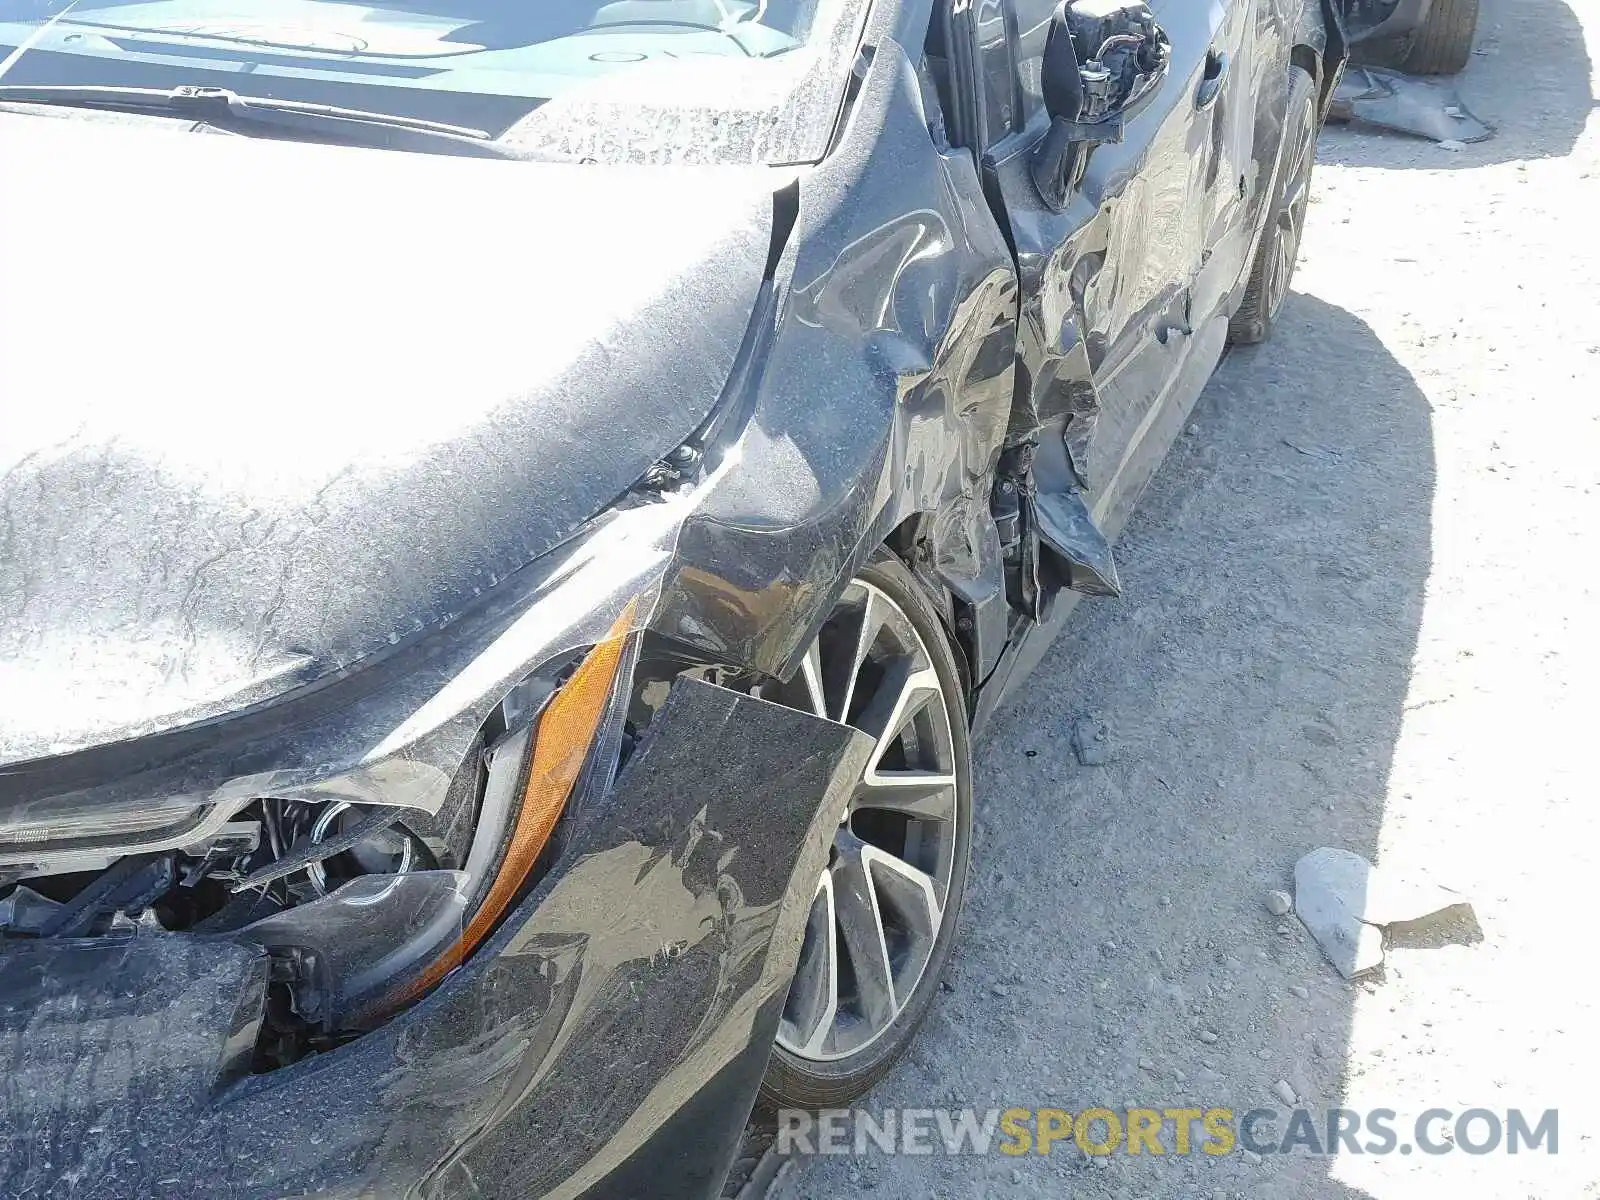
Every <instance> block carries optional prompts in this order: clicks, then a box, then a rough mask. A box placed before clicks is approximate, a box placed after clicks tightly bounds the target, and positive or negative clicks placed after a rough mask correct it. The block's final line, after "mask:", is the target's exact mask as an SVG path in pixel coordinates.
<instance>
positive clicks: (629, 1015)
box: [0, 679, 870, 1200]
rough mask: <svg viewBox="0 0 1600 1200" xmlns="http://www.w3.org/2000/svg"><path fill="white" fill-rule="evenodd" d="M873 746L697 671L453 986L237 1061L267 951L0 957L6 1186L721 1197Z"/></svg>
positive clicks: (156, 948) (260, 993)
mask: <svg viewBox="0 0 1600 1200" xmlns="http://www.w3.org/2000/svg"><path fill="white" fill-rule="evenodd" d="M869 750H870V743H869V742H868V740H867V739H866V738H865V736H864V735H862V734H859V733H857V732H855V731H853V730H851V729H849V728H847V727H845V726H842V725H836V724H833V723H831V722H827V721H822V720H819V719H817V718H815V717H812V716H809V715H807V714H804V713H799V712H795V711H792V710H789V709H786V708H780V707H778V706H776V705H772V704H768V703H765V702H763V701H760V700H755V699H750V698H748V697H745V696H742V695H739V694H736V693H734V692H731V691H728V690H725V689H722V688H717V687H714V686H712V685H709V684H705V683H699V682H695V681H692V680H688V679H680V680H679V681H678V682H677V683H676V684H675V685H674V687H673V693H672V695H671V698H670V699H669V701H668V703H667V705H666V706H665V707H664V708H663V710H662V711H661V713H660V715H659V716H658V717H657V719H656V721H655V723H654V724H653V725H652V726H651V729H650V732H649V736H648V737H647V740H646V741H645V743H644V744H643V746H641V748H640V749H639V751H638V752H637V753H636V754H635V755H634V757H633V758H632V759H631V760H630V762H629V763H628V766H627V768H626V769H625V770H624V772H623V773H622V775H621V776H620V777H619V779H618V780H617V783H616V785H615V787H614V789H613V791H612V793H611V795H610V796H609V797H608V798H607V800H606V801H605V803H603V804H599V805H596V806H595V807H594V809H593V810H591V811H590V812H588V813H586V814H585V815H584V816H583V817H582V818H581V820H582V825H581V826H580V827H578V828H575V829H573V830H572V833H571V838H570V842H569V846H568V849H567V850H566V852H565V853H564V854H563V856H562V859H561V861H560V862H558V863H557V864H556V866H555V867H554V869H552V871H551V872H550V874H549V875H548V876H547V877H546V878H545V879H544V880H542V881H541V882H540V884H539V886H538V887H537V889H536V890H535V891H534V892H533V893H532V894H531V895H530V896H529V897H527V898H526V899H525V900H524V901H523V902H522V904H521V905H520V906H519V907H518V909H517V910H515V911H514V912H513V913H512V915H511V916H510V917H509V918H508V919H507V921H506V922H505V924H504V925H503V926H502V927H501V929H500V930H499V931H498V932H497V933H496V934H495V936H494V937H493V939H492V940H491V941H490V942H489V943H488V944H487V945H486V946H484V948H483V949H482V950H480V951H479V952H478V954H477V955H476V956H475V957H474V958H473V959H472V960H470V961H469V962H468V963H467V964H466V965H465V966H464V967H463V968H462V969H461V970H459V971H457V972H456V973H455V974H453V975H452V976H450V977H449V978H448V979H447V980H446V981H445V982H444V983H443V984H442V985H441V986H440V987H439V988H438V989H437V990H436V991H435V992H434V993H433V994H432V995H430V996H428V997H427V998H426V999H424V1000H423V1001H422V1002H421V1003H419V1004H417V1005H416V1006H415V1007H414V1008H412V1009H410V1010H408V1011H407V1012H405V1013H403V1014H401V1015H400V1016H398V1017H397V1018H395V1019H394V1020H392V1021H390V1022H389V1023H388V1024H386V1025H384V1026H382V1027H380V1028H378V1029H376V1030H374V1031H372V1032H370V1033H368V1034H366V1035H365V1036H363V1037H361V1038H360V1039H358V1040H356V1041H355V1042H352V1043H350V1044H348V1045H346V1046H344V1047H342V1048H340V1049H338V1050H336V1051H334V1052H332V1053H330V1054H325V1055H322V1056H319V1057H316V1058H313V1059H310V1060H307V1061H303V1062H301V1063H298V1064H296V1065H294V1066H292V1067H288V1068H285V1069H283V1070H280V1071H277V1072H273V1073H272V1074H269V1075H260V1076H250V1075H247V1074H243V1071H244V1069H245V1066H244V1064H246V1063H247V1062H248V1050H247V1047H248V1045H249V1042H250V1038H251V1031H252V1029H253V1028H254V1023H255V1022H258V1021H259V1019H260V1012H261V1005H262V1003H263V1001H264V995H265V985H266V962H265V960H264V958H262V957H261V956H260V954H259V952H257V951H256V950H255V949H254V948H253V947H251V948H244V947H242V946H241V945H240V944H239V943H237V942H234V941H231V940H224V939H205V938H200V937H192V936H188V935H180V934H151V935H146V934H139V935H135V936H133V937H131V938H129V939H126V940H123V941H121V942H117V943H108V942H107V941H106V940H105V939H100V940H99V941H97V942H94V943H89V942H78V943H62V944H55V945H51V946H45V945H40V946H38V947H35V948H33V949H32V950H31V951H30V952H29V953H24V954H17V955H11V954H8V955H6V956H4V958H3V960H0V995H3V996H4V997H5V999H6V1005H5V1009H4V1011H3V1012H0V1064H3V1066H4V1069H5V1078H6V1082H5V1085H4V1086H5V1109H4V1112H5V1124H4V1127H3V1128H0V1135H3V1137H4V1147H5V1154H4V1159H3V1167H0V1171H3V1174H0V1192H3V1193H4V1194H5V1195H7V1196H19V1197H29V1196H41V1197H42V1196H50V1197H94V1198H96V1200H100V1198H105V1197H122V1196H158V1195H159V1196H163V1197H190V1196H193V1197H207V1198H213V1200H214V1198H218V1197H258V1196H259V1197H284V1196H295V1195H306V1194H312V1193H315V1194H320V1195H332V1196H385V1197H387V1196H411V1195H415V1196H458V1195H462V1196H468V1195H470V1196H486V1197H487V1196H501V1195H504V1196H517V1197H536V1196H546V1195H553V1196H572V1197H578V1196H584V1197H617V1198H619V1200H620V1198H624V1197H626V1198H629V1200H632V1198H636V1197H639V1196H646V1195H648V1196H651V1197H653V1198H660V1200H672V1198H675V1197H703V1196H714V1195H716V1194H717V1193H718V1189H719V1186H720V1183H721V1180H722V1177H723V1175H724V1174H725V1172H726V1170H727V1167H728V1164H729V1162H730V1161H731V1159H732V1156H733V1154H734V1152H735V1150H736V1149H737V1146H738V1141H739V1137H740V1133H741V1131H742V1128H743V1125H744V1121H745V1118H746V1116H747V1114H748V1113H749V1110H750V1107H751V1105H752V1103H753V1101H754V1098H755V1093H756V1089H757V1086H758V1084H759V1082H760V1078H761V1074H762V1072H763V1070H764V1069H765V1065H766V1061H767V1057H768V1052H769V1049H770V1046H771V1043H772V1039H773V1036H774V1034H775V1031H776V1027H777V1021H778V1015H779V1011H780V1009H781V1007H782V1004H783V1000H784V996H785V994H786V991H787V987H788V981H789V977H790V975H791V974H792V972H793V970H794V965H795V958H796V955H797V954H798V952H799V945H800V940H801V934H802V930H803V924H804V920H805V912H806V908H807V906H808V904H809V901H810V899H811V881H813V880H815V878H816V877H817V875H818V874H819V873H820V871H821V869H822V865H823V858H824V855H825V853H826V850H825V847H826V844H827V836H828V834H829V833H830V832H831V824H832V822H833V821H834V819H835V815H836V813H837V811H838V809H839V807H840V805H841V804H842V803H843V801H844V797H845V794H846V792H847V790H848V788H849V787H850V785H851V783H852V782H853V780H854V779H855V778H856V777H858V776H859V774H860V772H861V770H862V768H863V766H864V764H865V760H866V755H867V754H868V753H869Z"/></svg>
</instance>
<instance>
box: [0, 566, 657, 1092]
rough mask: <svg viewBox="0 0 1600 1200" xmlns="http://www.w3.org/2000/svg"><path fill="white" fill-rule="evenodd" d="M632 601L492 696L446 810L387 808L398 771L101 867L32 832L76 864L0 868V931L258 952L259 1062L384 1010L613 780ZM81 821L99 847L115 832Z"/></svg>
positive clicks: (276, 1061)
mask: <svg viewBox="0 0 1600 1200" xmlns="http://www.w3.org/2000/svg"><path fill="white" fill-rule="evenodd" d="M640 605H641V602H640V601H639V600H638V599H637V598H634V599H630V600H628V601H626V602H625V603H623V604H622V606H621V611H620V613H619V614H618V615H617V616H616V618H615V620H614V621H613V622H612V624H611V625H610V627H609V628H608V629H605V630H603V631H602V632H601V633H600V635H599V637H598V640H596V641H594V642H593V643H592V644H589V645H587V646H581V647H579V648H577V649H576V650H572V651H565V652H561V653H558V654H556V655H555V656H553V657H551V658H550V659H547V660H546V662H545V665H544V666H542V667H540V668H538V669H536V670H534V671H532V672H530V673H528V674H527V675H526V676H525V677H524V678H522V679H521V680H520V681H518V682H516V683H515V684H514V685H513V686H512V687H510V689H509V690H508V691H506V692H505V694H504V696H503V698H501V699H500V700H499V701H498V702H491V704H490V705H489V706H488V709H489V711H488V715H487V717H486V718H485V719H483V720H482V721H481V722H480V724H479V728H478V729H477V731H476V734H475V736H473V737H472V739H471V743H470V748H469V749H468V750H467V752H466V753H465V755H464V757H463V759H462V761H461V762H460V766H459V769H458V770H457V772H456V774H455V778H454V779H453V780H452V781H451V782H450V785H449V788H448V794H447V795H446V796H445V798H444V800H443V802H442V803H440V804H439V805H438V807H437V810H436V811H432V812H430V811H427V810H425V809H414V808H409V807H405V806H403V805H395V804H393V803H384V801H385V800H386V799H388V797H387V795H386V794H385V792H384V790H383V789H382V787H381V786H377V787H375V786H373V781H374V780H375V779H377V780H381V779H382V778H384V777H385V776H386V775H388V774H389V772H386V771H384V770H382V769H374V770H367V771H355V772H348V773H344V774H341V775H336V776H332V777H328V778H324V779H322V780H317V781H314V782H312V783H310V784H308V785H306V786H304V787H302V788H298V789H291V790H286V791H285V793H284V794H281V795H276V796H265V797H254V798H251V799H250V800H248V801H243V802H234V803H232V804H227V805H223V806H222V809H223V816H224V818H225V819H220V820H219V819H216V818H215V816H212V817H210V818H209V819H208V820H206V821H205V822H202V823H199V824H198V825H196V826H194V827H192V828H196V829H199V830H200V831H201V832H200V833H199V836H194V835H193V834H192V833H191V834H190V837H191V840H190V841H188V842H187V843H186V844H184V845H183V846H181V847H178V846H168V847H164V848H161V849H159V850H148V849H144V850H140V851H137V852H135V853H131V854H120V855H111V856H110V861H109V862H97V861H96V860H95V857H94V855H95V854H98V853H104V851H101V850H94V849H87V850H86V849H85V843H84V842H82V841H77V842H72V843H67V844H66V849H65V850H62V849H60V847H61V846H62V845H63V843H61V842H56V843H51V842H49V841H48V839H47V838H40V839H36V840H35V841H33V842H30V843H26V844H28V845H39V846H41V857H42V856H43V855H45V854H63V853H64V854H66V856H67V857H65V858H58V859H57V860H56V861H58V862H60V863H62V864H63V865H66V866H69V867H81V868H85V869H81V870H68V871H64V872H63V871H55V872H50V871H45V870H41V869H40V868H39V867H37V866H33V865H30V864H27V863H22V864H20V865H19V866H17V867H15V868H14V870H15V871H16V872H17V873H18V874H21V875H22V876H24V878H22V879H21V880H20V881H18V880H15V879H13V880H6V879H5V878H4V877H3V876H0V940H3V939H4V938H9V937H33V938H59V937H108V936H111V937H114V936H153V935H178V936H202V937H230V938H235V939H241V940H248V941H252V942H255V943H257V944H259V945H262V946H264V947H266V948H267V949H268V950H269V951H270V952H271V955H272V960H273V965H272V971H271V982H270V984H269V1003H268V1007H267V1012H266V1014H265V1019H264V1022H263V1029H262V1034H261V1037H260V1039H259V1041H258V1045H257V1052H256V1056H255V1069H256V1070H268V1069H272V1068H274V1067H277V1066H281V1065H285V1064H286V1063H288V1062H292V1061H294V1060H296V1059H298V1058H300V1057H302V1056H303V1055H304V1054H306V1053H308V1052H311V1051H316V1050H321V1049H327V1048H331V1047H332V1046H334V1045H337V1044H338V1043H339V1042H340V1041H342V1040H345V1039H347V1038H348V1037H350V1036H353V1035H355V1034H357V1033H359V1032H361V1031H362V1030H364V1029H366V1028H370V1027H371V1026H373V1025H375V1024H378V1023H380V1022H381V1021H382V1020H384V1019H385V1018H387V1017H388V1016H390V1015H392V1014H393V1013H394V1012H396V1011H397V1010H398V1009H400V1008H402V1007H403V1006H405V1005H406V1004H408V1003H410V1002H411V1001H413V1000H415V999H417V998H419V997H420V996H422V995H423V994H425V993H426V992H427V991H428V990H430V989H431V988H433V987H434V986H436V985H437V984H438V983H439V982H440V981H441V980H443V979H444V978H445V976H446V975H448V974H449V973H450V972H451V971H452V970H453V969H455V968H456V967H458V966H460V965H461V964H462V963H463V962H464V961H466V959H467V957H468V956H469V955H470V954H471V953H472V952H473V951H474V950H476V949H477V948H478V947H479V946H480V945H482V943H483V942H484V941H485V940H486V939H487V938H488V937H489V936H490V935H491V934H492V933H493V931H494V930H495V928H496V927H497V926H498V924H499V923H500V922H501V921H502V920H503V919H504V918H505V916H506V915H507V914H508V913H509V912H510V911H511V910H512V908H513V907H514V906H515V904H516V903H517V901H518V900H519V899H520V898H521V897H522V896H523V895H525V894H526V892H527V890H528V889H529V887H530V886H532V885H533V884H534V883H535V882H536V881H537V879H538V877H539V874H540V867H541V864H543V863H546V862H548V860H549V859H550V858H551V857H552V854H553V850H554V843H555V841H556V840H557V839H556V837H555V835H556V833H557V827H558V823H559V822H560V820H561V817H562V815H563V813H565V812H566V811H567V810H568V809H569V807H570V806H571V805H572V804H573V803H574V801H575V800H577V799H579V798H581V797H585V796H591V795H596V794H600V793H603V792H604V791H605V790H606V789H607V788H609V786H610V783H611V781H612V777H613V774H614V771H615V767H616V763H617V759H618V754H619V750H620V746H621V741H622V731H623V724H624V720H625V718H626V714H627V709H628V704H629V696H630V681H631V675H632V670H633V663H634V660H635V656H636V653H637V646H638V644H639V640H640V638H641V636H642V634H641V633H640V632H639V631H638V630H637V628H636V622H637V621H638V619H639V614H640ZM453 682H454V681H453ZM481 707H483V706H482V705H480V708H481ZM469 711H471V710H470V709H469ZM402 757H403V755H402ZM384 765H385V764H384V763H382V762H380V763H378V764H375V767H376V768H381V767H382V766H384ZM398 774H399V775H400V777H406V775H407V772H406V771H404V770H401V771H399V772H398ZM82 826H83V828H84V829H85V830H86V831H92V833H93V834H94V835H95V836H96V837H97V838H100V839H106V840H105V841H104V843H103V844H106V845H112V844H114V841H112V840H110V839H114V838H115V837H116V835H117V834H118V833H119V832H122V831H120V830H119V829H118V828H117V827H116V826H115V824H114V823H113V824H111V825H109V826H108V825H107V824H104V823H102V824H100V825H98V826H96V825H94V824H93V823H92V822H90V821H84V822H82ZM45 832H46V833H48V832H49V831H45ZM72 832H77V827H74V829H73V830H72ZM146 833H147V830H146V829H145V828H144V827H140V826H132V827H130V828H129V829H128V830H127V834H128V836H129V837H131V838H133V839H137V838H139V837H140V836H143V835H145V834H146ZM18 844H19V845H22V844H24V843H18ZM96 844H97V845H98V844H101V843H96ZM3 869H4V868H3V867H0V870H3ZM7 884H11V885H12V886H10V887H9V888H7V887H6V886H5V885H7Z"/></svg>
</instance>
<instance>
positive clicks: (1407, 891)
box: [1294, 846, 1466, 979]
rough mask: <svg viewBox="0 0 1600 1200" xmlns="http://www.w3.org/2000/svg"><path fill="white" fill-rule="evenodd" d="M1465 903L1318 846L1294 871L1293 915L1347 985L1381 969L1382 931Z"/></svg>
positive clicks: (1399, 874) (1436, 888)
mask: <svg viewBox="0 0 1600 1200" xmlns="http://www.w3.org/2000/svg"><path fill="white" fill-rule="evenodd" d="M1465 902H1466V897H1464V896H1462V895H1460V894H1459V893H1457V892H1452V891H1450V890H1449V889H1447V888H1442V887H1440V886H1438V885H1437V884H1434V883H1431V882H1429V881H1427V880H1424V879H1420V878H1417V877H1415V876H1411V875H1407V874H1405V873H1403V872H1401V871H1397V870H1392V869H1391V870H1380V869H1379V868H1378V867H1375V866H1373V865H1372V864H1371V863H1370V862H1368V861H1367V860H1366V859H1364V858H1362V857H1361V856H1360V855H1359V854H1354V853H1352V852H1351V851H1349V850H1338V849H1335V848H1333V847H1331V846H1319V847H1318V848H1317V849H1315V850H1313V851H1311V853H1309V854H1306V855H1304V856H1303V857H1302V858H1301V859H1300V861H1299V862H1297V863H1295V865H1294V909H1295V913H1296V915H1297V916H1299V918H1300V923H1301V924H1303V925H1304V926H1305V927H1306V929H1308V930H1309V931H1310V933H1311V936H1312V937H1314V938H1316V939H1317V944H1318V945H1319V946H1321V947H1322V952H1323V953H1324V954H1326V955H1327V957H1328V961H1329V962H1331V963H1333V965H1334V966H1335V967H1337V968H1338V969H1339V973H1340V974H1341V975H1343V976H1344V977H1345V978H1346V979H1350V978H1352V977H1354V976H1356V975H1359V974H1361V973H1362V972H1363V971H1370V970H1372V969H1373V968H1374V967H1377V966H1380V965H1381V964H1382V963H1383V928H1382V927H1383V926H1385V925H1393V924H1395V923H1397V922H1401V921H1418V920H1421V919H1422V918H1423V917H1426V916H1430V915H1431V914H1433V913H1436V912H1439V911H1440V910H1441V909H1446V908H1450V907H1452V906H1454V905H1457V904H1463V903H1465Z"/></svg>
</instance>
